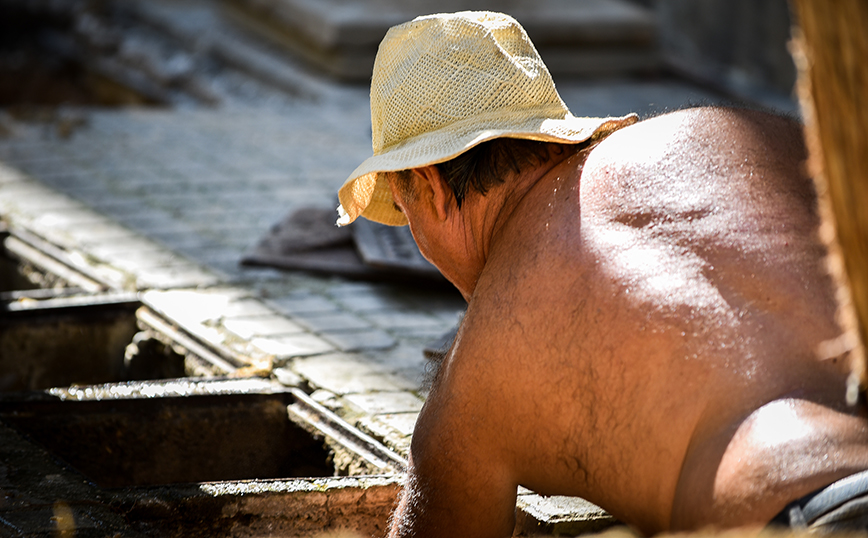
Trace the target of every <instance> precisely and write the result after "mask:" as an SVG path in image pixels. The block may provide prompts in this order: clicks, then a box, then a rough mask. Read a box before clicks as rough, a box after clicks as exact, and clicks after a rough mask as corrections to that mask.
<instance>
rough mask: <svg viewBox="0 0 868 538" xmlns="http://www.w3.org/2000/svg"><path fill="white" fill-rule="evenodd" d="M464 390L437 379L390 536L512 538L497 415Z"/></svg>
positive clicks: (512, 494)
mask: <svg viewBox="0 0 868 538" xmlns="http://www.w3.org/2000/svg"><path fill="white" fill-rule="evenodd" d="M467 373H468V372H464V374H467ZM447 377H448V375H447ZM464 379H466V377H465V378H464ZM455 385H458V386H455ZM461 385H463V386H461ZM468 385H470V384H467V383H460V382H459V383H455V384H450V383H449V382H448V379H440V382H439V383H437V386H436V387H435V389H434V390H433V391H432V394H431V396H429V398H428V401H427V402H426V404H425V407H424V409H423V410H422V413H420V416H419V420H418V421H417V423H416V429H415V431H414V433H413V442H412V447H411V456H410V469H409V475H408V481H407V484H406V485H405V491H404V494H403V497H402V501H401V505H400V506H399V509H398V511H397V512H396V516H395V519H394V521H393V525H394V528H393V529H392V536H439V537H442V536H473V537H474V538H484V537H486V536H492V537H494V536H510V535H511V534H512V531H513V527H514V519H515V499H516V488H517V483H516V481H515V478H514V476H513V469H512V465H510V462H509V459H508V457H507V454H508V451H507V450H506V449H505V446H504V445H505V443H504V439H503V429H502V421H503V420H504V415H503V411H504V410H503V409H501V410H499V411H500V412H498V410H494V409H492V408H491V406H490V405H491V401H490V396H491V395H490V394H486V393H485V392H486V388H484V387H485V385H484V384H479V383H473V384H472V385H473V386H472V387H471V386H468Z"/></svg>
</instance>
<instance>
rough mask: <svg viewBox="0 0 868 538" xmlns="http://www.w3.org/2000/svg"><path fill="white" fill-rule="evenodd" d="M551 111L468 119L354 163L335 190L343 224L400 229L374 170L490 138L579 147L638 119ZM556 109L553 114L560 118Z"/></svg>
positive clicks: (402, 221)
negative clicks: (362, 223)
mask: <svg viewBox="0 0 868 538" xmlns="http://www.w3.org/2000/svg"><path fill="white" fill-rule="evenodd" d="M552 112H553V111H552V110H549V109H542V110H541V109H539V108H537V109H531V110H527V111H526V112H525V113H524V114H516V112H514V111H513V112H512V113H511V114H510V118H509V119H508V122H507V121H505V120H504V118H503V116H502V115H500V116H499V117H498V115H496V114H493V115H491V116H492V117H490V118H485V117H479V116H477V117H474V118H471V119H469V120H464V121H461V122H456V123H454V124H451V125H448V126H446V127H443V128H441V129H438V130H437V131H434V132H431V133H425V134H424V135H421V136H417V137H415V138H411V139H409V140H406V141H404V142H403V143H401V144H399V145H396V146H393V147H391V148H386V149H384V151H383V152H382V153H381V154H379V155H374V156H372V157H369V158H368V159H366V160H365V161H364V162H362V164H360V165H359V166H358V167H357V168H356V169H355V170H353V172H352V173H351V174H350V177H349V178H348V179H347V180H346V182H344V185H343V186H342V187H341V188H340V190H339V191H338V198H339V199H340V203H341V207H340V208H339V212H340V213H341V218H340V219H339V220H338V224H339V225H341V226H343V225H346V224H349V223H351V222H353V221H354V220H356V218H358V217H359V216H362V217H365V218H366V219H368V220H372V221H374V222H379V223H381V224H386V225H389V226H404V225H406V224H407V218H406V217H405V216H404V214H403V213H401V211H400V210H398V209H397V208H396V207H395V204H394V202H393V200H392V193H391V191H390V190H389V185H388V183H387V182H386V180H385V179H384V177H383V176H381V175H379V174H380V172H396V171H399V170H408V169H411V168H419V167H422V166H428V165H432V164H438V163H441V162H445V161H448V160H450V159H453V158H455V157H457V156H458V155H461V154H462V153H464V152H465V151H467V150H468V149H470V148H472V147H474V146H476V145H479V144H481V143H483V142H486V141H488V140H493V139H495V138H523V139H528V140H538V141H541V142H560V143H566V144H579V143H582V142H585V141H587V140H589V139H592V138H603V137H605V136H607V135H608V134H610V133H612V132H614V131H616V130H618V129H620V128H622V127H626V126H627V125H631V124H633V123H636V122H637V121H638V117H637V116H636V114H630V115H627V116H621V117H609V118H577V117H575V116H572V115H570V114H567V115H566V116H565V117H562V118H557V117H555V118H552V115H553V114H552ZM562 114H563V112H562V111H561V112H560V114H559V115H562Z"/></svg>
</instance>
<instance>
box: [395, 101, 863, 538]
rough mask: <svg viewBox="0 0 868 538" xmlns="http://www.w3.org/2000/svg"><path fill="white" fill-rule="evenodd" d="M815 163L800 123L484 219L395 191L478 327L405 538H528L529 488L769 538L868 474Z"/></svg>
mask: <svg viewBox="0 0 868 538" xmlns="http://www.w3.org/2000/svg"><path fill="white" fill-rule="evenodd" d="M804 160H805V154H804V150H803V146H802V142H801V136H800V128H799V126H798V125H796V124H794V123H792V122H790V121H789V120H786V119H782V118H777V117H773V116H769V115H765V114H761V113H757V112H749V111H744V110H729V109H693V110H686V111H681V112H677V113H672V114H669V115H666V116H661V117H658V118H654V119H651V120H647V121H644V122H641V123H638V124H636V125H634V126H631V127H627V128H624V129H622V130H621V131H618V132H616V133H614V134H612V135H611V136H609V137H608V138H606V139H605V140H604V141H603V142H601V143H600V144H599V145H597V146H596V147H594V148H593V149H591V150H590V151H589V152H568V153H565V154H564V155H562V156H560V157H558V158H556V159H553V161H551V162H550V163H548V164H547V165H546V166H545V167H543V168H542V169H539V170H536V171H532V172H530V173H527V174H525V175H524V176H522V177H519V178H510V179H509V180H508V181H507V182H506V183H505V184H504V185H502V186H500V187H497V188H494V189H492V190H491V191H490V192H489V193H488V194H487V195H486V196H485V197H482V196H479V195H475V196H469V197H468V198H467V200H466V201H465V205H464V206H463V207H462V209H461V210H460V211H459V210H458V209H457V207H456V206H455V205H454V198H451V196H450V195H449V193H448V191H447V192H445V193H444V192H442V191H443V189H445V184H444V183H442V179H441V178H440V177H439V175H438V174H437V173H436V171H432V169H433V167H427V168H425V169H417V171H416V172H417V173H416V174H414V176H413V177H414V179H413V181H414V188H413V191H414V192H415V193H416V194H415V195H414V197H413V199H412V200H403V199H402V197H401V192H400V191H399V190H398V189H397V188H396V187H395V186H394V184H393V195H394V197H395V202H396V204H397V205H398V206H399V207H400V208H401V209H402V211H404V212H405V214H406V215H407V217H408V220H409V222H410V227H411V230H412V232H413V234H414V236H415V237H416V238H417V241H418V242H419V245H420V248H421V249H422V252H423V253H424V254H425V255H426V256H427V257H428V258H429V260H431V261H432V263H434V264H435V265H437V266H438V267H439V268H440V269H441V270H442V271H443V273H444V274H445V275H446V276H447V278H449V279H450V280H452V282H453V283H455V284H456V286H457V287H458V288H459V289H460V290H461V291H462V293H463V294H464V295H465V297H466V298H467V299H468V309H467V314H466V315H465V318H464V321H463V323H462V326H461V329H460V330H459V333H458V337H457V339H456V342H455V344H454V346H453V348H452V350H451V351H450V353H449V355H448V356H447V357H446V358H445V359H444V362H443V364H442V368H441V371H440V373H439V375H438V377H437V379H436V380H435V382H434V385H433V387H432V389H431V392H430V395H429V397H428V400H427V402H426V404H425V406H424V408H423V410H422V413H421V414H420V417H419V420H418V422H417V425H416V430H415V432H414V435H413V441H412V448H411V472H410V480H409V482H408V485H407V487H406V489H405V493H404V495H403V497H402V500H401V504H400V506H399V509H398V511H397V513H396V515H395V517H394V521H393V523H394V524H393V528H392V535H395V536H474V537H483V536H508V535H510V533H511V532H512V528H513V525H514V515H513V511H514V506H515V494H516V487H517V486H518V485H522V486H525V487H528V488H531V489H533V490H535V491H537V492H539V493H542V494H552V495H554V494H557V495H576V496H581V497H584V498H586V499H588V500H590V501H592V502H594V503H596V504H599V505H600V506H602V507H603V508H605V509H606V510H608V511H609V512H610V513H612V514H613V515H614V516H615V517H617V518H618V519H620V520H621V521H623V522H625V523H628V524H630V525H632V526H634V527H635V528H636V529H637V530H639V531H640V532H642V533H645V534H653V533H656V532H661V531H677V530H692V529H699V528H703V527H707V526H716V527H720V528H728V527H734V526H744V525H758V526H761V525H764V524H766V523H767V522H768V521H769V520H770V519H771V518H772V517H773V516H774V515H775V514H776V513H777V512H779V511H780V510H781V509H782V508H783V507H784V506H785V505H786V504H787V503H788V502H790V501H792V500H794V499H796V498H798V497H800V496H802V495H805V494H807V493H809V492H811V491H813V490H815V489H817V488H819V487H822V486H824V485H826V484H829V483H830V482H832V481H834V480H836V479H838V478H841V477H844V476H847V475H849V474H852V473H853V472H855V471H858V470H863V469H868V422H866V419H865V417H864V414H863V413H862V410H861V407H858V408H856V407H848V406H847V405H846V404H845V392H846V377H847V373H848V371H849V368H848V365H847V363H846V360H845V359H844V358H839V357H832V358H829V357H820V356H818V352H817V350H818V349H819V348H821V344H822V343H823V342H826V341H830V340H833V339H835V338H837V337H838V336H839V335H840V330H839V328H838V326H837V325H836V324H835V303H834V300H833V298H834V291H833V288H832V284H831V281H830V279H829V277H828V276H827V274H826V273H825V271H824V269H823V267H824V266H823V257H824V255H825V252H824V250H823V248H822V246H821V245H820V243H819V242H818V240H817V237H816V230H817V226H818V220H817V217H816V213H815V210H814V203H815V202H814V196H813V190H812V186H811V182H810V180H809V179H808V178H807V177H806V176H805V172H804ZM450 200H451V201H450Z"/></svg>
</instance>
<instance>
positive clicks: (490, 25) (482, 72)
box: [337, 11, 636, 226]
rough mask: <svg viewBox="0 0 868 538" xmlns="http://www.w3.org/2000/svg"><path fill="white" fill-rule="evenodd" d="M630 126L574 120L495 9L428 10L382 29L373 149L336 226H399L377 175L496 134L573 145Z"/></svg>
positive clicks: (353, 178)
mask: <svg viewBox="0 0 868 538" xmlns="http://www.w3.org/2000/svg"><path fill="white" fill-rule="evenodd" d="M634 122H636V116H635V114H633V115H629V116H625V117H622V118H577V117H575V116H573V115H572V114H571V113H570V111H569V110H568V109H567V107H566V105H565V104H564V102H563V101H562V100H561V98H560V96H559V95H558V92H557V90H556V89H555V85H554V82H553V81H552V78H551V75H550V74H549V71H548V68H546V66H545V64H543V61H542V59H541V58H540V56H539V54H538V53H537V51H536V49H535V48H534V46H533V43H531V41H530V39H528V37H527V34H526V33H525V31H524V29H523V28H522V27H521V26H520V25H519V24H518V22H517V21H516V20H515V19H513V18H512V17H509V16H508V15H503V14H501V13H491V12H472V11H465V12H461V13H452V14H437V15H428V16H424V17H419V18H416V19H414V20H412V21H410V22H408V23H405V24H401V25H398V26H395V27H393V28H391V29H390V30H389V31H388V33H387V34H386V37H385V38H384V39H383V41H382V43H380V48H379V51H378V52H377V58H376V60H375V62H374V72H373V78H372V81H371V124H372V132H373V149H374V155H373V156H372V157H370V158H368V159H367V160H365V161H364V162H363V163H362V164H361V165H359V167H358V168H356V169H355V170H354V171H353V173H352V174H350V177H349V179H347V181H346V182H345V183H344V185H343V186H342V187H341V189H340V191H339V192H338V197H339V198H340V203H341V206H340V207H338V213H339V214H340V218H339V219H338V222H337V224H338V225H339V226H343V225H346V224H349V223H351V222H353V221H354V220H355V219H356V218H357V217H359V216H364V217H365V218H367V219H370V220H373V221H375V222H380V223H382V224H389V225H393V226H402V225H405V224H407V219H406V217H405V216H404V215H403V214H402V213H401V212H400V211H398V210H397V209H396V208H395V206H394V204H393V203H392V194H391V192H390V190H389V185H388V182H387V181H386V178H385V175H384V174H380V172H387V171H398V170H406V169H410V168H416V167H421V166H426V165H429V164H436V163H440V162H444V161H448V160H450V159H452V158H454V157H456V156H458V155H460V154H461V153H463V152H465V151H467V150H468V149H470V148H472V147H473V146H476V145H477V144H480V143H482V142H485V141H487V140H491V139H493V138H499V137H511V138H526V139H532V140H540V141H545V142H562V143H580V142H584V141H585V140H588V139H589V138H591V137H595V136H596V137H602V136H605V135H606V134H608V133H610V132H612V131H614V130H616V129H618V128H620V127H623V126H625V125H629V124H631V123H634Z"/></svg>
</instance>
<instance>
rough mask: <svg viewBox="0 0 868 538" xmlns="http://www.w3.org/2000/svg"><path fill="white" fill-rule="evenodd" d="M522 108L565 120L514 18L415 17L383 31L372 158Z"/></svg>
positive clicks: (544, 72) (467, 14) (539, 61)
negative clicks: (428, 135)
mask: <svg viewBox="0 0 868 538" xmlns="http://www.w3.org/2000/svg"><path fill="white" fill-rule="evenodd" d="M528 108H535V109H539V108H547V109H549V110H550V111H551V110H552V109H555V110H559V111H560V114H558V115H561V114H562V115H564V116H565V115H567V114H568V113H569V111H568V110H567V107H566V105H565V104H564V103H563V101H562V100H561V98H560V96H559V95H558V93H557V90H556V89H555V85H554V82H553V80H552V78H551V75H550V73H549V71H548V68H546V66H545V64H544V63H543V61H542V59H541V58H540V56H539V53H538V52H537V51H536V48H535V47H534V46H533V43H531V41H530V39H529V38H528V36H527V34H526V33H525V31H524V29H523V28H522V27H521V26H520V25H519V24H518V22H516V21H515V19H513V18H512V17H509V16H508V15H504V14H500V13H489V12H461V13H455V14H451V15H442V14H441V15H436V16H426V17H419V18H417V19H414V20H413V21H410V22H408V23H405V24H402V25H399V26H396V27H393V28H391V29H390V30H389V32H388V33H387V34H386V37H385V38H384V39H383V42H382V43H381V45H380V49H379V51H378V53H377V58H376V61H375V63H374V72H373V79H372V83H371V125H372V134H373V140H372V142H373V143H372V145H373V150H374V155H379V154H382V153H384V152H386V151H388V150H390V149H392V148H394V147H396V146H399V145H400V144H402V143H404V142H406V141H407V140H411V139H413V138H414V137H417V136H420V135H423V134H426V133H431V132H434V131H437V130H438V129H442V128H443V127H445V126H448V125H450V124H453V123H456V122H460V121H462V120H467V119H470V118H473V117H478V116H480V115H484V114H491V113H498V112H502V113H504V114H513V113H516V112H521V111H526V110H527V109H528ZM549 113H551V112H549Z"/></svg>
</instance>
